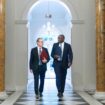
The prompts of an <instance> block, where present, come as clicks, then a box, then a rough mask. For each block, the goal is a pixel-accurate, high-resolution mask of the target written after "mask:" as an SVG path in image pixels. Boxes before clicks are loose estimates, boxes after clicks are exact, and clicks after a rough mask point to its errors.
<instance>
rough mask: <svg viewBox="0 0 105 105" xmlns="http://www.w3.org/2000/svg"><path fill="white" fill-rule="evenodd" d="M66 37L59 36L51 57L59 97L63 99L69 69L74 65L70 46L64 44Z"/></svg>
mask: <svg viewBox="0 0 105 105" xmlns="http://www.w3.org/2000/svg"><path fill="white" fill-rule="evenodd" d="M64 40H65V37H64V35H59V36H58V43H54V45H53V48H52V52H51V56H52V58H53V59H54V62H53V66H54V71H55V75H56V86H57V90H58V97H59V98H62V97H63V92H64V88H65V80H66V75H67V69H68V68H69V67H70V66H71V65H72V60H73V53H72V49H71V46H70V44H68V43H66V42H64Z"/></svg>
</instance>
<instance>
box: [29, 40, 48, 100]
mask: <svg viewBox="0 0 105 105" xmlns="http://www.w3.org/2000/svg"><path fill="white" fill-rule="evenodd" d="M49 60H50V57H49V53H48V50H47V49H46V48H44V47H43V39H42V38H38V39H37V47H35V48H33V49H32V50H31V55H30V70H31V72H33V75H34V90H35V94H36V99H39V98H40V97H42V96H43V95H42V92H43V88H44V79H45V73H46V70H47V65H46V64H47V63H48V61H49ZM39 77H40V85H39Z"/></svg>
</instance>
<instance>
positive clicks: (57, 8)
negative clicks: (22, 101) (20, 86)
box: [27, 0, 72, 85]
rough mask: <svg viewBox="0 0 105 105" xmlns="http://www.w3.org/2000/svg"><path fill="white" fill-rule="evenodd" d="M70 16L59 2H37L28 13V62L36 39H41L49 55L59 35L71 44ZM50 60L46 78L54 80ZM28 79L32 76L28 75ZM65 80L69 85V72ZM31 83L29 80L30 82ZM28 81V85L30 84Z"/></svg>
mask: <svg viewBox="0 0 105 105" xmlns="http://www.w3.org/2000/svg"><path fill="white" fill-rule="evenodd" d="M71 20H72V15H71V12H70V11H69V9H68V7H67V6H66V5H65V4H64V3H63V2H61V1H56V0H50V1H49V0H43V1H42V0H39V1H38V2H36V3H35V4H34V5H33V6H32V7H31V8H30V10H29V13H28V25H27V26H28V61H29V59H30V51H31V48H33V47H35V46H36V43H35V42H36V39H37V37H43V39H44V42H45V47H47V48H48V50H49V53H51V48H52V45H53V43H54V42H56V41H57V36H58V35H59V34H64V35H65V37H66V39H65V40H66V42H68V43H70V44H71V28H72V24H71ZM51 65H52V59H51V61H50V63H49V64H48V70H47V73H46V78H50V79H51V78H55V75H54V72H53V68H52V66H51ZM28 74H29V75H28V77H29V78H28V79H29V80H30V79H31V78H32V74H30V72H29V73H28ZM67 80H68V81H69V82H68V83H69V84H70V85H71V71H70V70H68V76H67ZM30 81H31V80H30ZM30 81H29V84H30Z"/></svg>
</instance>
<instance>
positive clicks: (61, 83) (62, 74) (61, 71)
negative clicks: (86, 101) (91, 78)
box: [54, 62, 67, 93]
mask: <svg viewBox="0 0 105 105" xmlns="http://www.w3.org/2000/svg"><path fill="white" fill-rule="evenodd" d="M54 71H55V74H56V86H57V90H58V92H61V93H63V92H64V89H65V81H66V75H67V69H65V68H63V67H62V62H56V63H55V64H54Z"/></svg>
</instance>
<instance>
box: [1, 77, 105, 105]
mask: <svg viewBox="0 0 105 105" xmlns="http://www.w3.org/2000/svg"><path fill="white" fill-rule="evenodd" d="M0 105H103V104H101V103H99V102H98V101H97V100H96V99H94V98H93V97H92V96H90V95H89V94H88V93H86V92H80V91H79V92H74V91H73V90H72V88H71V87H70V85H68V81H67V83H66V88H65V93H64V98H63V99H62V100H59V99H58V97H57V90H56V87H55V80H54V79H51V80H50V79H46V80H45V90H44V93H43V98H42V99H40V100H39V101H36V100H35V95H34V90H33V81H32V82H31V84H30V86H29V87H28V88H27V91H25V92H20V91H19V92H15V93H14V94H13V95H11V96H10V97H9V98H7V100H6V101H4V102H3V103H2V104H0Z"/></svg>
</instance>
